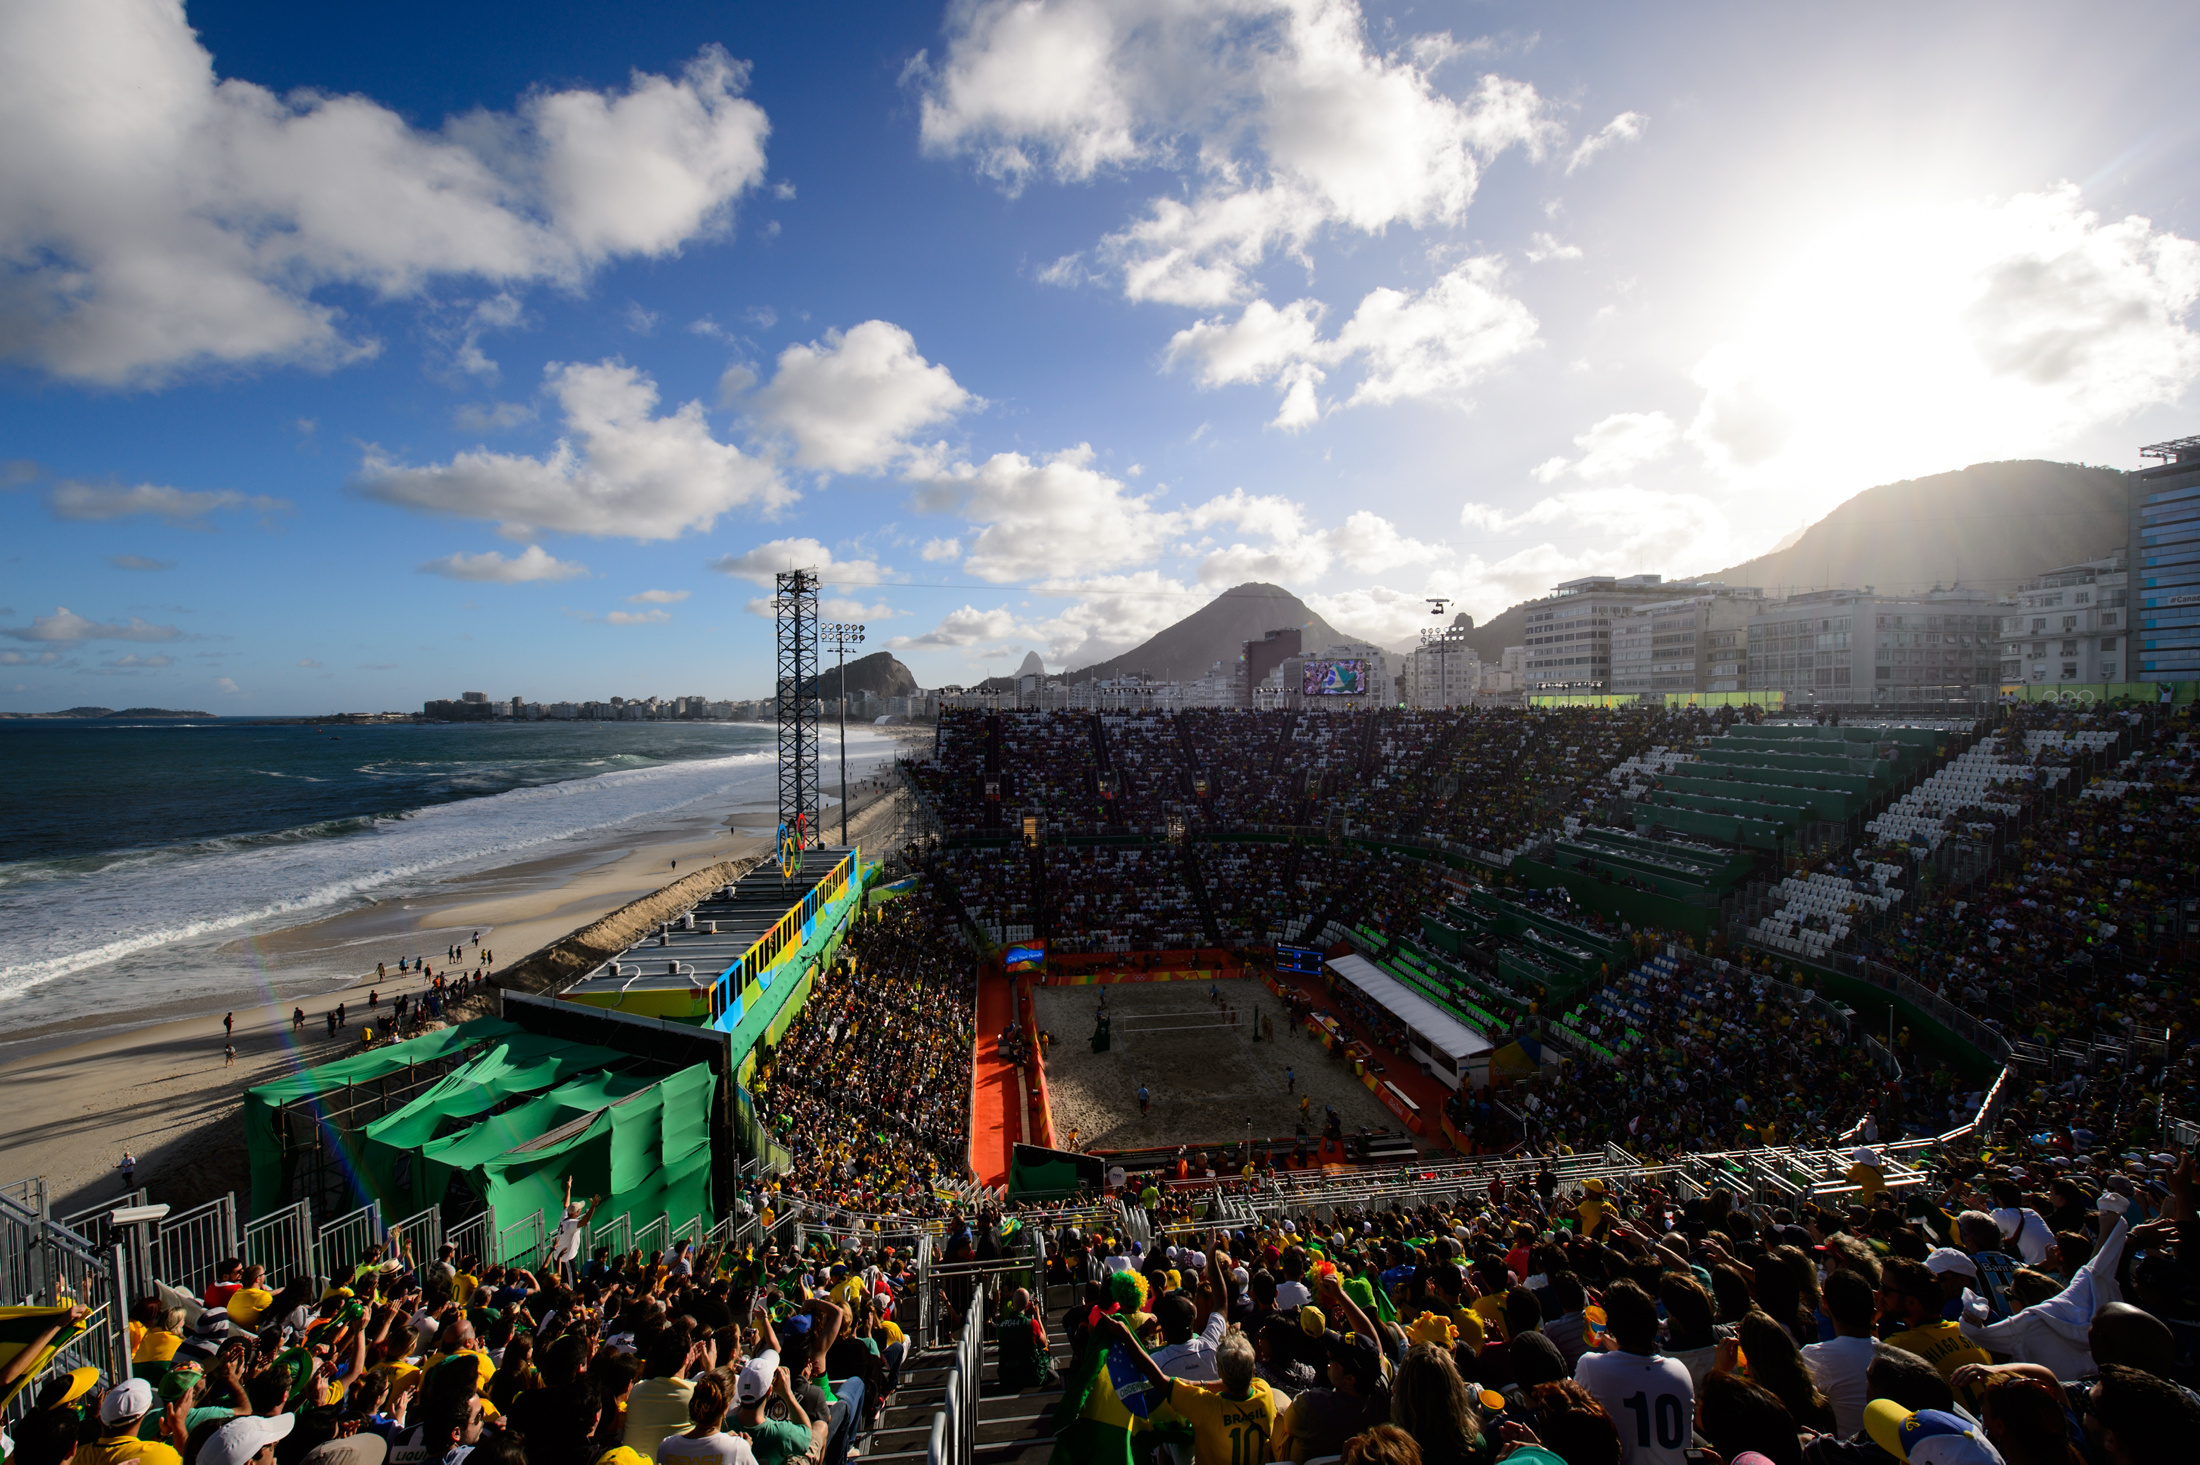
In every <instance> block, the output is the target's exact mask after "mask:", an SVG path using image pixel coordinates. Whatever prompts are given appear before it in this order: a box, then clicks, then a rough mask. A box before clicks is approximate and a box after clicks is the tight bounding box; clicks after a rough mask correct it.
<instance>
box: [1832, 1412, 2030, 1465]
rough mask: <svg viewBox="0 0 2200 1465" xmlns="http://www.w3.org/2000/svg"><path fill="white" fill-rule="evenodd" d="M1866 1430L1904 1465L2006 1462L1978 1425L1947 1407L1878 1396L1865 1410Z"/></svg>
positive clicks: (1975, 1464) (1872, 1438) (1881, 1447)
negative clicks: (1916, 1404) (1909, 1403)
mask: <svg viewBox="0 0 2200 1465" xmlns="http://www.w3.org/2000/svg"><path fill="white" fill-rule="evenodd" d="M1864 1432H1865V1433H1866V1434H1867V1435H1869V1436H1870V1437H1871V1441H1872V1443H1873V1444H1875V1445H1877V1446H1879V1448H1880V1449H1882V1450H1884V1451H1886V1452H1887V1453H1888V1454H1889V1455H1892V1456H1893V1457H1894V1458H1895V1459H1897V1460H1900V1461H1903V1462H1904V1465H2003V1462H2002V1458H2001V1452H2000V1451H1999V1450H1997V1449H1995V1448H1994V1446H1993V1444H1992V1443H1991V1442H1990V1441H1988V1440H1987V1438H1986V1434H1985V1432H1984V1431H1983V1430H1982V1429H1981V1428H1980V1427H1979V1426H1978V1425H1976V1424H1974V1423H1973V1422H1972V1421H1970V1420H1968V1419H1965V1418H1964V1417H1963V1416H1962V1415H1960V1414H1951V1413H1949V1412H1947V1411H1946V1410H1941V1409H1915V1410H1913V1409H1905V1408H1904V1407H1903V1406H1902V1405H1900V1404H1897V1403H1896V1402H1895V1401H1894V1400H1892V1399H1874V1400H1872V1402H1871V1404H1870V1405H1869V1406H1868V1407H1867V1408H1866V1409H1865V1411H1864Z"/></svg>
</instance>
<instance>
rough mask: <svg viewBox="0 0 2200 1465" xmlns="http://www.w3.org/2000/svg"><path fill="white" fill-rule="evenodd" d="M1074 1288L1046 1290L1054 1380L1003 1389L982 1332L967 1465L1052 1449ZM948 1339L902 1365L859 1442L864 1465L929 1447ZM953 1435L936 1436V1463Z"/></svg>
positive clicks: (1038, 1458) (994, 1463) (1016, 1462)
mask: <svg viewBox="0 0 2200 1465" xmlns="http://www.w3.org/2000/svg"><path fill="white" fill-rule="evenodd" d="M1078 1292H1079V1289H1078V1288H1077V1287H1076V1286H1075V1285H1074V1284H1071V1283H1066V1282H1065V1283H1056V1284H1054V1285H1051V1286H1049V1287H1048V1288H1047V1289H1046V1301H1045V1312H1046V1320H1047V1341H1048V1343H1049V1344H1050V1345H1051V1348H1050V1351H1051V1352H1052V1353H1053V1355H1054V1380H1053V1382H1052V1383H1050V1384H1049V1385H1048V1386H1047V1387H1045V1388H1043V1389H1030V1390H1026V1391H1024V1392H1022V1393H1004V1392H1002V1390H1001V1387H1000V1383H999V1381H998V1380H999V1373H998V1366H997V1364H996V1362H995V1354H996V1353H997V1351H998V1348H997V1345H996V1344H995V1343H994V1342H993V1341H992V1338H991V1336H990V1335H988V1337H987V1339H986V1342H985V1347H984V1358H985V1367H984V1371H983V1373H982V1374H981V1375H980V1383H979V1386H978V1419H977V1450H976V1456H975V1462H974V1465H1046V1461H1047V1456H1048V1455H1049V1454H1051V1453H1052V1452H1053V1449H1054V1407H1055V1405H1056V1404H1057V1403H1059V1402H1060V1401H1061V1398H1062V1391H1063V1385H1064V1382H1065V1380H1066V1378H1067V1375H1068V1373H1069V1368H1070V1363H1071V1358H1070V1347H1069V1339H1068V1336H1067V1334H1066V1333H1065V1332H1064V1330H1063V1327H1062V1320H1063V1318H1064V1317H1066V1316H1067V1315H1068V1313H1069V1310H1070V1307H1071V1305H1072V1304H1073V1303H1075V1301H1076V1300H1077V1296H1078ZM954 1361H955V1349H954V1346H953V1345H951V1344H950V1345H948V1346H945V1347H939V1348H932V1349H929V1350H927V1351H926V1352H925V1353H923V1354H922V1355H920V1356H919V1357H918V1358H916V1359H915V1360H914V1361H913V1362H911V1363H910V1364H908V1365H907V1366H905V1367H904V1368H903V1370H902V1376H901V1383H900V1386H899V1387H897V1388H896V1389H895V1390H894V1394H893V1397H892V1399H891V1400H890V1401H889V1402H888V1404H887V1406H886V1408H885V1409H884V1410H882V1411H880V1414H879V1418H878V1424H877V1426H876V1427H875V1428H874V1430H873V1432H872V1434H871V1437H870V1439H869V1440H868V1441H867V1442H866V1443H865V1445H864V1448H863V1456H862V1458H863V1465H889V1462H891V1465H922V1462H923V1461H925V1459H926V1458H927V1454H928V1452H929V1449H930V1446H931V1437H932V1416H933V1415H934V1414H935V1413H936V1412H937V1411H938V1410H939V1409H940V1408H941V1407H942V1405H943V1403H944V1400H945V1397H946V1392H947V1377H948V1371H949V1369H950V1368H952V1366H953V1365H954ZM953 1456H954V1441H953V1439H952V1436H951V1435H950V1437H949V1438H948V1439H946V1440H944V1441H943V1442H942V1456H941V1461H940V1465H956V1462H955V1460H954V1458H953Z"/></svg>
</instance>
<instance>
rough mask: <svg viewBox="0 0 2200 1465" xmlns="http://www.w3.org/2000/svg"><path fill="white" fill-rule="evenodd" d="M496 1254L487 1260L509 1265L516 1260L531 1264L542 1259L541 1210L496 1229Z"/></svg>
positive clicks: (526, 1264) (527, 1264) (524, 1264)
mask: <svg viewBox="0 0 2200 1465" xmlns="http://www.w3.org/2000/svg"><path fill="white" fill-rule="evenodd" d="M496 1238H497V1244H496V1255H495V1256H493V1257H490V1258H488V1260H489V1261H492V1262H496V1263H499V1264H505V1265H509V1264H510V1263H512V1262H518V1263H520V1264H521V1265H523V1266H533V1265H534V1264H535V1263H537V1262H539V1261H541V1260H542V1238H543V1224H542V1212H540V1211H537V1212H535V1213H534V1214H533V1215H531V1216H525V1217H522V1218H521V1219H519V1220H517V1221H514V1222H512V1223H511V1224H509V1225H505V1226H499V1227H497V1230H496Z"/></svg>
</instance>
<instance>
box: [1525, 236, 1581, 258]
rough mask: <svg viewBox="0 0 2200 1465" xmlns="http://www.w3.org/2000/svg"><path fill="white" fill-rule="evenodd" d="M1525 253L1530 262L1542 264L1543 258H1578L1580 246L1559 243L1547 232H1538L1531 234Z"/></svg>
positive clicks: (1579, 256)
mask: <svg viewBox="0 0 2200 1465" xmlns="http://www.w3.org/2000/svg"><path fill="white" fill-rule="evenodd" d="M1527 255H1528V262H1529V263H1530V264H1542V263H1543V262H1544V261H1545V260H1553V259H1579V258H1581V246H1580V245H1578V244H1561V243H1559V242H1558V240H1556V239H1554V238H1552V237H1551V236H1550V235H1548V234H1542V233H1538V234H1535V235H1533V236H1531V238H1530V241H1529V244H1528V249H1527Z"/></svg>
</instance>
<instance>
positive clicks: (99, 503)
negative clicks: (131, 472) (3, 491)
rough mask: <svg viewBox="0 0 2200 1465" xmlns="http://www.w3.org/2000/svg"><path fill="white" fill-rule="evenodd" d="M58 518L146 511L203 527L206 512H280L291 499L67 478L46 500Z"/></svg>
mask: <svg viewBox="0 0 2200 1465" xmlns="http://www.w3.org/2000/svg"><path fill="white" fill-rule="evenodd" d="M47 504H48V507H50V508H51V509H52V510H53V513H54V517H55V518H57V519H90V520H106V519H129V518H135V517H137V516H138V515H141V514H142V515H146V516H149V517H151V518H156V519H166V520H167V521H168V522H169V523H171V524H175V525H179V526H181V527H183V528H187V529H195V528H203V527H205V520H206V516H207V515H209V514H213V513H218V512H221V511H223V510H229V509H251V510H253V511H255V512H257V513H263V514H271V513H281V512H283V511H285V510H287V509H289V508H290V507H291V504H290V500H288V499H279V498H269V497H267V496H266V495H265V494H242V493H237V492H235V491H233V490H229V489H224V490H222V491H220V492H218V493H194V492H191V491H189V490H187V489H181V488H170V487H168V486H167V485H165V484H160V483H140V484H136V485H133V486H131V487H127V488H125V487H124V486H122V485H121V484H119V483H77V482H73V481H72V482H68V483H63V484H61V485H59V486H58V487H56V488H55V489H54V491H53V496H52V497H51V498H50V499H48V500H47Z"/></svg>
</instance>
